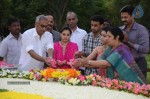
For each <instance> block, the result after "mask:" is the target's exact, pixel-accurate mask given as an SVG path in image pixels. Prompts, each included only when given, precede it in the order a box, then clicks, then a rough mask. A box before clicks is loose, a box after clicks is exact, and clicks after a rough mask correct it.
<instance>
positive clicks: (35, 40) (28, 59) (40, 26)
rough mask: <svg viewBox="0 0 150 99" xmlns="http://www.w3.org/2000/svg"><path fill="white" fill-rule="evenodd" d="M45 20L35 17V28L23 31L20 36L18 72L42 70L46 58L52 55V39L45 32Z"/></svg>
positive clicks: (40, 16)
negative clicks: (20, 46)
mask: <svg viewBox="0 0 150 99" xmlns="http://www.w3.org/2000/svg"><path fill="white" fill-rule="evenodd" d="M47 25H48V23H47V18H46V17H45V16H44V15H39V16H37V17H36V21H35V28H32V29H29V30H27V31H25V32H24V33H23V35H22V48H21V58H20V61H19V64H21V67H20V70H25V71H28V70H30V69H38V68H39V69H43V66H44V63H46V64H48V65H49V63H48V62H47V58H46V52H47V53H48V57H52V55H53V37H52V34H51V33H49V32H46V28H47Z"/></svg>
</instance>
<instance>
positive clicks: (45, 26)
mask: <svg viewBox="0 0 150 99" xmlns="http://www.w3.org/2000/svg"><path fill="white" fill-rule="evenodd" d="M39 25H40V27H41V28H42V29H46V28H47V25H43V24H40V23H39Z"/></svg>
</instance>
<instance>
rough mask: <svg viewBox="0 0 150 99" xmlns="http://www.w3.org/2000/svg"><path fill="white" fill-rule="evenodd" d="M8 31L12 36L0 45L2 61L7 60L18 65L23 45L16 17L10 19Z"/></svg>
mask: <svg viewBox="0 0 150 99" xmlns="http://www.w3.org/2000/svg"><path fill="white" fill-rule="evenodd" d="M8 29H9V31H10V34H9V35H8V36H7V37H6V38H5V39H4V40H3V41H2V42H1V45H0V60H1V61H2V60H5V61H6V63H9V64H18V63H19V59H20V53H21V45H22V41H21V40H22V34H21V33H20V30H21V26H20V22H19V20H18V19H17V18H15V17H10V18H9V20H8Z"/></svg>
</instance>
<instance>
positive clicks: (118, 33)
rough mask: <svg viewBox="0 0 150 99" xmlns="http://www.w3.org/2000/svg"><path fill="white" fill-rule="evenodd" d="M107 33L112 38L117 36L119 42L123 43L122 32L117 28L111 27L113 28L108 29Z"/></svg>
mask: <svg viewBox="0 0 150 99" xmlns="http://www.w3.org/2000/svg"><path fill="white" fill-rule="evenodd" d="M108 31H110V32H111V34H112V35H113V36H114V38H116V37H117V36H119V40H120V41H121V42H123V40H124V34H123V32H122V30H121V29H120V28H118V27H113V28H110V29H109V30H108Z"/></svg>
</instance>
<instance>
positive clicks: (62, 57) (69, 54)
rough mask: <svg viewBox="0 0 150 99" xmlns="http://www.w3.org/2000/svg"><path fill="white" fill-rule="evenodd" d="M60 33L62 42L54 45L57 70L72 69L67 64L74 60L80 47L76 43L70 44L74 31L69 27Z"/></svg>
mask: <svg viewBox="0 0 150 99" xmlns="http://www.w3.org/2000/svg"><path fill="white" fill-rule="evenodd" d="M60 33H61V41H59V42H56V43H54V59H55V60H56V61H57V68H63V69H66V68H71V67H70V66H69V65H67V62H69V61H70V59H73V58H74V53H75V52H76V51H78V46H77V44H76V43H73V42H70V36H71V33H72V31H71V29H70V28H69V27H63V28H62V30H61V31H60Z"/></svg>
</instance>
